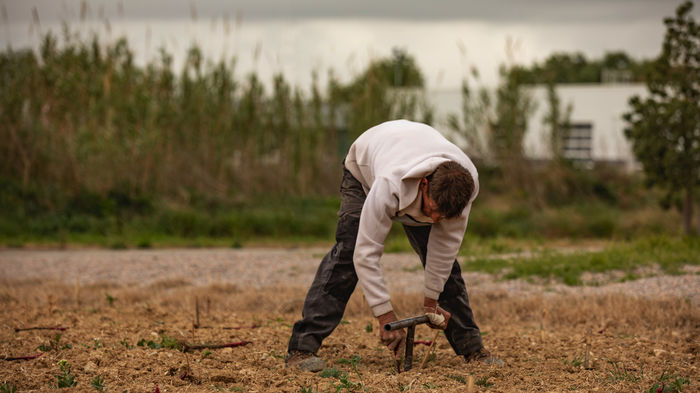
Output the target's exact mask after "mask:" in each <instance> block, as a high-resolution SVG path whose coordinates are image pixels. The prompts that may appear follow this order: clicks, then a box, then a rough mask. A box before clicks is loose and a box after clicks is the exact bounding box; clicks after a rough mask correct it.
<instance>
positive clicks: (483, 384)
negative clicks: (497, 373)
mask: <svg viewBox="0 0 700 393" xmlns="http://www.w3.org/2000/svg"><path fill="white" fill-rule="evenodd" d="M474 384H475V385H476V386H481V387H482V388H490V387H491V386H493V382H489V376H488V375H485V376H483V377H481V378H479V379H477V380H476V381H475V382H474Z"/></svg>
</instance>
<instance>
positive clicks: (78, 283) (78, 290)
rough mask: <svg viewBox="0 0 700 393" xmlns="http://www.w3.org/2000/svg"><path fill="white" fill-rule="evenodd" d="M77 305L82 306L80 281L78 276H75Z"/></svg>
mask: <svg viewBox="0 0 700 393" xmlns="http://www.w3.org/2000/svg"><path fill="white" fill-rule="evenodd" d="M74 301H75V307H76V308H77V307H78V306H80V282H79V281H78V277H76V278H75V292H74Z"/></svg>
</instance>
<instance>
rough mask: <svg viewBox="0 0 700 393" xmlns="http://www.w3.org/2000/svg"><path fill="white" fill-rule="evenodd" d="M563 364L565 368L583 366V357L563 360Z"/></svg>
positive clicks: (578, 356)
mask: <svg viewBox="0 0 700 393" xmlns="http://www.w3.org/2000/svg"><path fill="white" fill-rule="evenodd" d="M563 363H564V365H565V366H572V367H575V368H578V367H581V365H582V364H583V357H582V356H580V355H575V356H574V358H573V359H571V360H569V359H564V360H563Z"/></svg>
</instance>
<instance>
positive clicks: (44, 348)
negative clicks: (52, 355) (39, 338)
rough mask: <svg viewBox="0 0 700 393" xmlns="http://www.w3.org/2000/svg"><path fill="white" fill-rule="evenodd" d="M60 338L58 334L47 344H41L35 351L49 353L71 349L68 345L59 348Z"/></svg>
mask: <svg viewBox="0 0 700 393" xmlns="http://www.w3.org/2000/svg"><path fill="white" fill-rule="evenodd" d="M61 337H63V336H62V335H61V334H60V333H57V334H56V335H55V336H53V338H51V340H50V341H49V344H48V345H46V344H41V345H39V346H38V347H37V348H36V349H38V350H39V351H41V352H49V351H58V350H59V349H70V348H72V345H70V344H65V345H64V346H63V347H61V346H60V341H61Z"/></svg>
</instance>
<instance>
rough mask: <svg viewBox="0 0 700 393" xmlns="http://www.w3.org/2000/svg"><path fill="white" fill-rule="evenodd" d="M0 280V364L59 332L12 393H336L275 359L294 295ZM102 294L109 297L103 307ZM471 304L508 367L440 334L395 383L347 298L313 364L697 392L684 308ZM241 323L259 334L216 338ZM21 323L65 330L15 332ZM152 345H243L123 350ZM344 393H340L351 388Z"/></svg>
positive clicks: (438, 382) (0, 377)
mask: <svg viewBox="0 0 700 393" xmlns="http://www.w3.org/2000/svg"><path fill="white" fill-rule="evenodd" d="M3 284H4V285H3V286H2V289H0V306H1V307H2V309H3V314H2V315H3V317H2V328H1V329H0V355H2V356H20V355H29V354H33V353H36V352H38V351H37V349H36V348H37V347H38V346H40V345H48V344H49V343H51V341H52V340H55V338H56V333H61V337H60V338H59V340H58V342H59V344H58V347H59V348H57V349H55V350H51V351H48V352H47V353H46V354H45V355H44V356H42V357H41V358H39V359H35V360H30V361H12V362H7V363H6V364H5V367H4V368H3V369H2V370H1V371H0V384H2V383H9V384H12V385H15V386H17V388H18V389H19V390H20V391H46V390H48V389H50V387H51V386H55V384H56V376H57V375H59V374H60V370H59V368H58V366H57V365H56V362H57V361H58V360H61V359H66V360H67V361H68V362H69V363H70V364H71V365H72V367H73V368H72V372H73V374H74V375H76V378H77V380H78V381H79V384H78V386H77V387H76V388H74V389H75V390H74V391H86V392H87V391H94V390H92V388H91V387H90V385H89V383H90V381H91V380H92V378H94V377H95V376H101V377H103V378H104V380H105V384H106V386H107V387H108V388H109V390H110V391H124V390H126V391H129V392H152V391H153V390H154V389H155V384H158V386H159V388H160V389H161V391H164V392H165V391H178V392H179V391H183V392H211V391H251V392H252V391H285V392H299V391H301V389H302V388H306V389H307V391H308V389H311V390H312V391H314V392H326V391H331V392H333V391H336V389H337V388H338V387H339V386H341V380H339V379H337V378H323V377H320V376H319V375H318V374H311V373H293V372H289V371H288V370H285V369H284V368H283V361H282V359H281V356H282V355H283V354H284V352H285V350H286V343H287V340H288V337H289V333H290V331H291V324H292V323H293V322H294V320H296V319H298V318H299V316H300V311H301V307H302V304H303V299H304V295H305V290H304V289H301V288H274V289H267V290H241V289H239V288H237V287H235V286H232V285H225V284H221V285H212V286H209V287H195V286H191V285H189V284H188V282H187V281H186V280H184V279H183V280H169V281H167V282H159V283H156V284H153V285H151V286H149V287H143V288H128V287H118V286H114V285H92V286H89V287H84V288H79V292H78V293H79V297H80V304H79V305H78V306H76V305H75V288H74V287H73V286H69V285H61V284H55V283H47V282H41V281H24V282H5V283H3ZM106 294H109V295H110V296H111V297H112V298H113V299H114V300H113V303H112V305H110V304H109V302H108V300H107V299H106ZM421 296H422V295H421V294H417V293H405V294H394V296H393V299H394V303H395V307H396V308H397V310H398V312H399V313H400V315H403V316H408V315H410V314H416V313H418V312H419V311H420V310H419V309H418V308H417V307H416V306H417V305H419V304H420V301H421ZM195 298H197V299H199V302H200V312H201V324H202V326H204V327H205V328H201V329H198V330H196V331H195V330H193V329H192V321H193V317H194V299H195ZM471 301H472V304H473V306H474V310H475V313H476V316H477V320H478V322H479V324H480V326H481V328H482V331H483V333H484V334H485V336H484V340H485V343H486V345H487V346H488V347H489V348H490V349H491V350H493V351H494V352H495V353H497V354H498V355H499V356H501V357H502V358H503V359H504V360H505V361H506V363H507V366H506V367H504V368H500V369H498V368H489V367H484V366H479V365H473V364H466V363H464V362H463V361H462V360H460V359H459V358H457V357H456V356H454V354H453V352H452V350H451V349H450V348H449V346H448V345H447V343H446V340H445V339H444V338H442V339H439V341H438V345H437V349H436V354H437V358H436V359H435V360H433V361H431V362H429V363H428V365H427V367H426V369H425V370H417V369H415V370H412V371H411V372H408V373H402V374H398V375H397V374H396V372H395V371H393V368H392V367H391V363H390V359H389V358H388V356H387V354H386V353H385V351H384V350H383V348H382V347H381V346H380V345H379V343H378V340H377V337H376V334H377V333H376V332H377V327H376V326H374V325H376V323H375V322H374V319H373V318H372V317H371V315H370V313H369V310H368V308H367V306H366V305H365V304H364V299H363V298H362V295H361V291H359V290H358V291H356V293H355V294H354V295H353V297H352V298H351V300H350V303H349V304H348V308H347V310H346V314H345V321H344V322H343V323H342V324H341V325H340V326H339V327H338V329H337V330H336V331H335V332H334V333H333V334H332V335H331V336H330V337H329V338H328V339H327V340H326V341H325V342H324V346H323V347H322V349H321V351H320V354H321V355H322V356H323V357H324V358H326V359H327V361H328V362H329V363H328V367H336V368H337V369H338V370H340V373H347V377H348V379H347V381H351V382H353V383H355V384H357V383H361V384H362V386H359V385H355V389H356V390H358V391H360V390H362V388H367V389H368V390H369V391H373V392H374V391H379V392H389V391H401V390H403V391H406V390H409V388H410V390H417V391H428V390H433V389H434V390H437V391H463V390H464V388H465V386H466V385H464V381H466V380H467V379H468V378H469V377H470V376H473V378H474V380H475V381H476V382H477V385H476V386H475V389H476V390H475V391H485V390H487V388H488V391H502V392H515V391H567V390H578V391H591V390H594V389H598V390H604V391H611V392H627V391H647V390H648V389H649V387H650V386H652V384H653V383H654V382H656V381H657V380H658V378H659V377H660V376H661V375H662V373H663V372H664V371H666V372H671V373H675V374H677V375H681V376H684V377H686V378H691V384H692V385H690V386H688V385H686V387H688V388H689V390H688V391H691V390H692V389H693V388H692V386H696V384H697V381H694V380H692V378H693V376H694V375H696V367H697V361H698V352H700V346H699V345H698V339H697V337H698V333H699V331H698V327H699V326H700V311H699V310H698V307H697V305H693V304H690V303H689V302H687V301H685V300H683V299H677V298H666V299H644V298H634V297H629V296H624V295H604V296H586V297H576V296H571V295H558V294H542V295H537V296H530V297H525V298H522V297H517V298H516V297H512V296H510V295H509V294H508V293H505V292H484V293H481V292H476V293H474V294H472V299H471ZM545 310H546V312H545ZM543 316H544V318H543ZM253 324H255V325H257V326H259V327H258V328H256V329H240V330H231V329H226V328H231V327H236V326H250V325H253ZM27 325H29V326H38V325H42V326H55V325H62V326H68V327H70V329H69V330H67V331H65V332H52V331H29V332H14V330H13V328H14V327H20V326H27ZM368 326H374V327H373V329H372V330H373V331H372V332H367V331H366V330H367V328H368ZM588 331H590V332H592V333H591V334H592V339H593V349H592V358H593V363H592V367H591V369H590V370H584V369H583V367H582V365H581V359H582V358H583V356H584V344H583V343H584V341H585V336H586V333H587V332H588ZM193 334H194V336H193ZM417 335H418V337H419V338H421V339H429V338H431V337H432V333H431V332H430V331H428V330H427V328H426V329H422V328H421V329H418V331H417ZM162 337H169V338H174V339H177V340H186V341H189V342H193V341H194V342H197V343H220V342H231V341H239V340H246V341H252V342H253V344H251V345H248V346H245V347H240V348H229V349H223V350H221V349H217V350H212V351H210V353H209V354H207V355H204V351H200V352H195V353H191V354H188V355H185V354H183V353H180V352H178V351H176V350H173V349H167V348H160V349H157V348H156V349H151V348H147V347H143V346H136V345H135V344H136V343H137V342H138V341H139V340H141V339H144V340H153V341H154V342H160V340H161V339H162ZM96 343H99V345H98V344H96ZM66 345H69V346H70V347H68V346H66ZM416 351H417V352H416V356H417V358H419V359H420V358H422V357H423V355H424V353H425V351H426V349H425V348H423V347H417V348H416ZM356 355H357V356H360V360H359V363H358V368H357V371H358V372H359V373H360V374H357V373H356V372H355V370H354V369H353V368H352V366H351V365H349V364H348V363H347V362H343V361H342V359H351V358H352V357H353V356H356ZM338 361H340V363H338ZM620 365H622V366H620ZM183 367H189V368H190V370H189V373H190V374H189V375H190V376H191V377H188V378H185V379H180V378H178V375H179V374H178V372H180V371H181V370H182V369H183ZM615 367H617V368H615ZM620 367H623V368H622V369H620ZM620 370H623V371H624V373H621V372H620ZM360 376H361V378H360ZM348 386H349V385H348ZM348 386H344V387H343V388H342V389H341V391H350V389H349V388H348Z"/></svg>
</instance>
